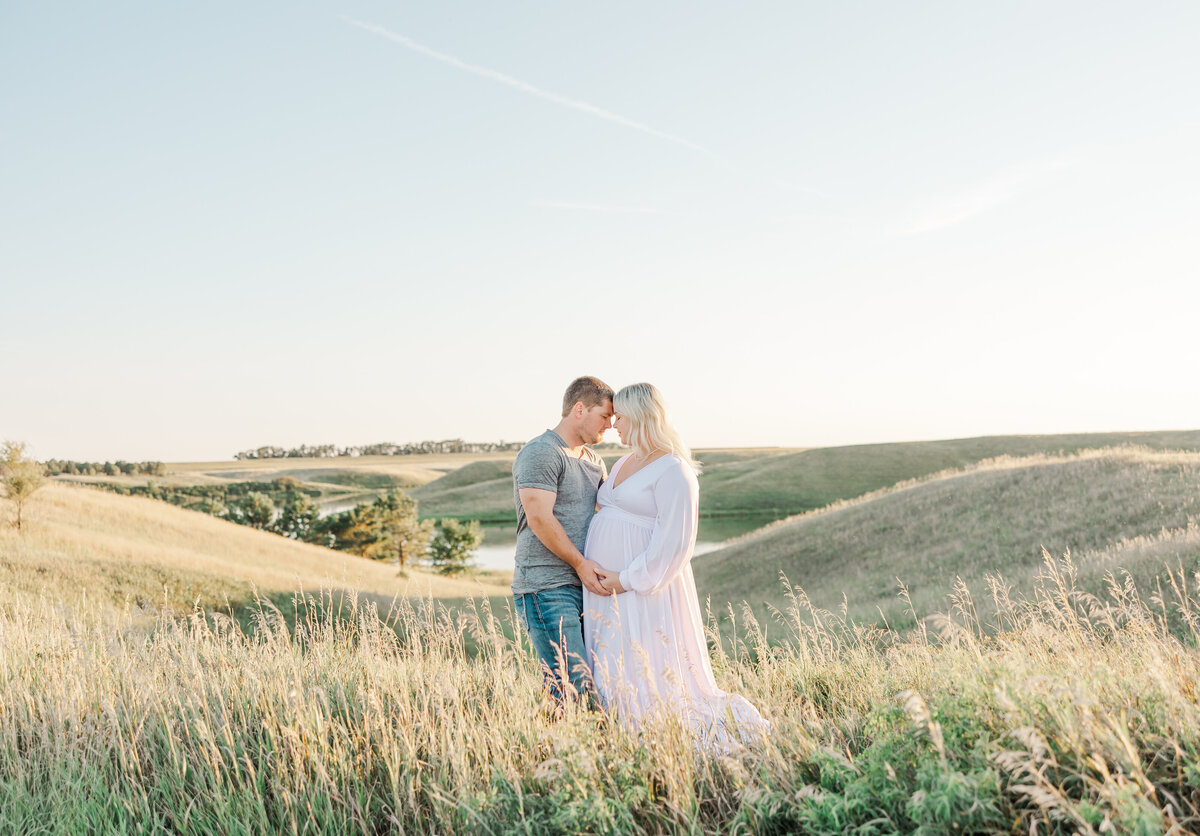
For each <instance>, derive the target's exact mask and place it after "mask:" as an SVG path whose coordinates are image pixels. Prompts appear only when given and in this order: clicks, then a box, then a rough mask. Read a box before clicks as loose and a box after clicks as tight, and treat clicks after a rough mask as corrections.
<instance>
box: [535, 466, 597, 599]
mask: <svg viewBox="0 0 1200 836" xmlns="http://www.w3.org/2000/svg"><path fill="white" fill-rule="evenodd" d="M517 494H518V495H519V496H520V497H521V506H522V507H523V508H524V509H525V519H527V520H528V521H529V527H530V528H531V529H533V533H534V534H535V535H536V536H537V538H538V539H539V540H541V541H542V545H543V546H545V547H546V548H548V549H549V550H550V551H552V552H554V553H555V554H556V555H558V556H559V557H560V558H562V559H563V560H564V561H565V562H566V563H567V565H568V566H570V567H571V568H572V569H574V570H575V574H577V575H579V580H581V581H583V585H584V586H586V587H587V588H588V589H589V590H591V591H592V592H594V593H596V594H597V595H607V594H608V593H607V592H606V591H605V589H604V586H603V585H602V584H601V583H600V578H599V576H598V575H597V572H598V571H601V572H602V571H604V570H603V569H602V568H601V566H600V564H599V563H597V562H596V561H594V560H588V559H587V558H586V557H584V556H583V554H582V553H581V552H580V551H579V549H577V548H575V544H574V543H572V542H571V538H570V537H568V536H567V532H566V530H565V529H564V528H563V527H562V523H560V522H559V521H558V518H557V517H555V516H554V500H555V498H556V497H557V496H558V494H556V493H555V492H554V491H547V490H543V489H541V488H521V489H519V490H518V491H517Z"/></svg>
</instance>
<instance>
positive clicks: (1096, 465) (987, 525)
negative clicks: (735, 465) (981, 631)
mask: <svg viewBox="0 0 1200 836" xmlns="http://www.w3.org/2000/svg"><path fill="white" fill-rule="evenodd" d="M767 464H768V465H773V464H775V460H773V461H771V462H768V463H767ZM1198 519H1200V453H1198V452H1194V451H1163V450H1154V449H1151V448H1148V447H1122V448H1109V449H1103V450H1097V451H1085V452H1080V453H1076V454H1066V455H1034V456H1025V457H1019V458H1013V457H1002V458H999V459H994V460H990V461H985V462H982V463H979V464H976V465H972V466H970V467H967V468H965V469H964V470H960V471H952V472H942V473H938V474H933V475H930V476H926V477H923V478H921V479H918V480H912V481H909V482H905V483H901V484H899V485H896V486H893V487H890V488H885V489H882V490H879V491H875V492H873V493H870V494H867V495H866V496H863V497H861V498H859V499H855V500H850V501H845V502H840V503H835V504H833V505H830V506H828V507H826V508H823V509H820V510H817V511H813V512H809V513H805V514H802V515H800V516H797V517H793V518H790V519H787V520H782V521H780V522H778V523H775V524H773V525H770V526H767V527H765V528H763V529H760V530H759V531H757V532H755V533H752V534H750V535H747V536H745V537H743V538H741V539H740V540H737V541H733V542H732V543H730V544H729V545H727V546H726V547H725V548H722V549H720V550H718V551H715V552H711V553H709V554H706V555H702V556H700V557H697V558H696V559H695V562H694V568H695V573H696V581H697V585H698V587H699V589H700V594H701V596H702V597H703V596H708V597H710V598H711V600H712V602H713V604H714V608H715V609H722V608H723V607H724V605H725V603H726V602H733V603H735V604H740V602H741V601H743V600H747V601H750V602H752V604H753V605H754V606H755V607H756V609H757V610H758V612H759V614H760V615H761V614H763V613H765V612H766V611H767V609H768V606H767V605H773V606H776V607H783V606H784V605H785V603H786V596H785V592H784V589H783V587H782V585H781V583H780V579H779V576H780V573H781V572H782V573H784V574H785V575H786V576H787V578H788V580H789V581H790V583H792V584H794V585H798V586H800V587H802V588H803V589H804V591H805V592H806V593H807V595H808V596H809V598H810V599H811V600H812V602H813V603H814V605H816V606H818V607H820V608H824V609H828V610H836V609H838V608H840V607H841V606H842V605H843V595H844V596H845V604H846V606H847V608H848V611H849V615H850V616H851V617H852V618H855V619H858V620H865V621H868V622H870V621H876V620H878V619H879V617H880V614H881V613H882V615H883V616H884V617H885V618H886V619H887V620H888V622H889V623H891V624H892V625H893V626H897V625H903V624H905V623H909V624H911V621H912V620H911V617H910V616H908V615H907V614H906V610H907V605H906V604H904V603H902V602H901V601H900V600H899V599H898V598H897V592H898V588H899V587H898V582H897V578H899V579H900V580H901V581H903V582H904V583H905V584H906V585H907V587H908V590H909V594H910V595H911V598H912V603H913V609H915V611H916V612H917V613H921V614H922V615H924V614H927V613H931V612H937V611H946V610H947V609H948V603H947V600H946V594H947V593H948V592H949V591H950V589H951V585H952V584H953V582H954V579H955V577H956V576H961V577H962V578H963V579H964V581H966V582H967V583H968V585H969V587H970V588H971V589H972V591H973V593H974V595H975V599H976V603H977V604H978V605H979V607H980V609H981V610H988V609H989V607H988V603H987V598H988V596H987V589H988V587H987V584H986V581H985V575H986V574H989V573H990V574H998V575H1002V576H1003V579H1004V581H1005V582H1006V583H1008V584H1011V585H1014V586H1016V587H1017V588H1018V589H1020V590H1025V591H1028V589H1029V588H1031V586H1032V582H1033V579H1034V578H1035V577H1036V575H1037V574H1038V572H1039V571H1040V570H1041V567H1042V563H1043V556H1042V549H1043V547H1044V548H1045V549H1047V550H1048V551H1049V552H1050V553H1051V554H1053V555H1055V556H1061V555H1062V554H1063V553H1064V552H1066V551H1068V550H1069V551H1070V552H1071V553H1072V555H1073V559H1074V562H1075V564H1076V566H1077V568H1078V571H1079V575H1080V583H1081V585H1082V586H1083V587H1084V588H1089V589H1099V588H1100V587H1101V585H1102V584H1103V576H1104V574H1105V573H1106V572H1110V571H1111V572H1118V571H1119V570H1129V572H1130V573H1131V574H1132V575H1133V577H1134V578H1135V579H1137V580H1138V581H1139V582H1141V583H1148V582H1149V581H1150V580H1151V579H1152V578H1154V577H1155V576H1156V575H1158V574H1159V573H1160V572H1163V571H1164V563H1165V564H1166V565H1167V566H1170V567H1172V568H1177V567H1179V566H1182V567H1183V569H1184V570H1185V573H1186V574H1187V575H1188V577H1190V575H1191V572H1192V571H1193V570H1194V569H1195V568H1196V567H1197V566H1198V565H1200V532H1198V531H1197V527H1196V526H1197V520H1198Z"/></svg>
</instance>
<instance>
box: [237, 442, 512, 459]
mask: <svg viewBox="0 0 1200 836" xmlns="http://www.w3.org/2000/svg"><path fill="white" fill-rule="evenodd" d="M523 446H525V445H524V443H523V442H520V441H463V440H462V439H461V438H451V439H447V440H445V441H417V442H408V443H406V444H393V443H392V442H390V441H389V442H383V443H381V444H361V445H358V446H356V447H338V446H337V445H334V444H301V445H300V446H299V447H293V448H291V449H288V448H284V447H276V446H273V445H268V446H266V447H256V448H254V449H253V450H242V451H241V452H240V453H234V454H233V457H234V458H235V459H238V460H242V459H332V458H337V457H340V456H415V455H420V454H428V453H494V452H497V451H500V450H520V449H521V448H522V447H523Z"/></svg>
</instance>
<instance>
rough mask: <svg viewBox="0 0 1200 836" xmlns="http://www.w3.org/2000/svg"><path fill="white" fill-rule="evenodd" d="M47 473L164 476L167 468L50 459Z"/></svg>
mask: <svg viewBox="0 0 1200 836" xmlns="http://www.w3.org/2000/svg"><path fill="white" fill-rule="evenodd" d="M42 464H43V467H45V468H46V473H48V474H49V475H51V476H58V475H60V474H63V473H67V474H70V475H72V476H75V475H79V476H100V475H104V476H118V475H121V474H124V475H126V476H162V475H163V474H165V473H166V472H167V467H166V465H164V464H163V463H162V462H126V461H115V462H73V461H67V460H64V459H50V460H48V461H46V462H43V463H42Z"/></svg>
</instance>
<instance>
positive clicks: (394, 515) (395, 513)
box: [341, 490, 433, 574]
mask: <svg viewBox="0 0 1200 836" xmlns="http://www.w3.org/2000/svg"><path fill="white" fill-rule="evenodd" d="M432 535H433V521H432V520H421V519H419V518H418V517H417V501H416V500H415V499H413V498H412V497H410V496H408V495H407V494H405V493H404V492H403V491H398V490H391V491H388V492H387V494H385V495H384V496H381V497H379V498H378V499H376V500H375V501H374V502H373V503H371V504H370V505H360V506H358V507H357V508H356V509H355V510H354V514H353V517H352V520H351V523H350V525H349V526H348V527H347V528H346V530H345V531H344V533H343V534H342V535H341V540H342V542H344V543H346V545H345V547H344V548H346V549H347V550H348V551H352V552H354V553H355V554H361V555H362V556H363V557H369V558H372V559H374V560H394V561H395V562H396V568H397V570H399V572H400V573H401V574H403V573H404V569H405V567H406V566H407V565H408V563H409V559H410V558H419V557H420V556H421V555H423V554H424V553H425V549H426V548H428V546H429V538H430V537H431V536H432Z"/></svg>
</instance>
